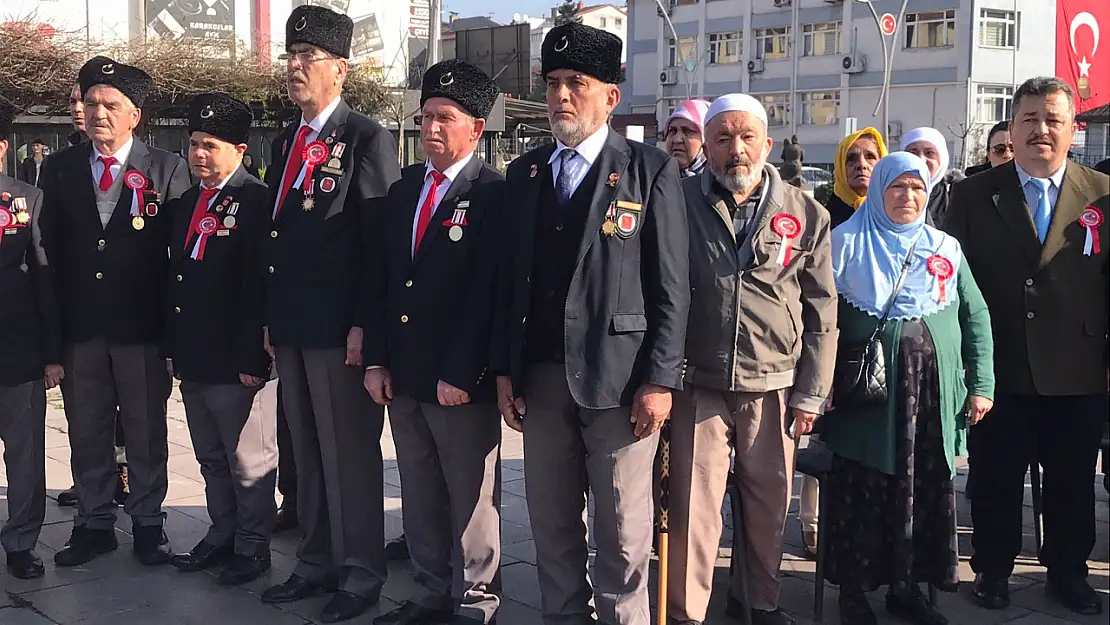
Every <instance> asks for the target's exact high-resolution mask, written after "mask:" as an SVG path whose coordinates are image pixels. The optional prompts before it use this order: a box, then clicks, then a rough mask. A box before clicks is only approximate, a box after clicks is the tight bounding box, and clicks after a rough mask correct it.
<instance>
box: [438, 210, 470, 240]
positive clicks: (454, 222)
mask: <svg viewBox="0 0 1110 625" xmlns="http://www.w3.org/2000/svg"><path fill="white" fill-rule="evenodd" d="M459 204H462V202H459ZM466 205H467V206H469V205H470V203H469V202H467V204H466ZM443 225H444V226H450V229H449V230H447V238H449V239H451V240H452V241H456V242H458V241H461V240H462V238H463V226H466V225H467V223H466V209H465V208H456V209H455V212H454V213H452V214H451V219H448V220H446V221H444V222H443Z"/></svg>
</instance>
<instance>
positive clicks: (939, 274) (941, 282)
mask: <svg viewBox="0 0 1110 625" xmlns="http://www.w3.org/2000/svg"><path fill="white" fill-rule="evenodd" d="M925 268H926V269H928V270H929V273H930V274H932V275H933V277H934V278H936V279H937V302H939V303H941V304H943V303H944V302H947V301H948V292H947V289H946V286H945V283H946V282H947V281H948V279H949V278H951V277H952V276H953V275H954V274H955V272H956V270H955V268H954V267H953V266H952V261H950V260H948V259H947V258H945V257H943V256H941V255H940V254H933V255H932V256H930V257H929V258H928V260H926V261H925Z"/></svg>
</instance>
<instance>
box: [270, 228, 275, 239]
mask: <svg viewBox="0 0 1110 625" xmlns="http://www.w3.org/2000/svg"><path fill="white" fill-rule="evenodd" d="M270 238H271V239H276V238H277V230H271V231H270Z"/></svg>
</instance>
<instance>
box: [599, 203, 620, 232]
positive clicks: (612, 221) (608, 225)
mask: <svg viewBox="0 0 1110 625" xmlns="http://www.w3.org/2000/svg"><path fill="white" fill-rule="evenodd" d="M616 233H617V203H616V202H609V210H607V211H605V221H603V222H601V234H604V235H605V236H607V237H611V236H613V235H614V234H616Z"/></svg>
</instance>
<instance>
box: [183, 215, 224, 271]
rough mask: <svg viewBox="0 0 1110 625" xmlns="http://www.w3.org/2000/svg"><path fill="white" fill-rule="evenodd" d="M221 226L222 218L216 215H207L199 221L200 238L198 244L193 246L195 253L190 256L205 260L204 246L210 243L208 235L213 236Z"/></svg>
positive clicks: (198, 232) (198, 231)
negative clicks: (217, 217)
mask: <svg viewBox="0 0 1110 625" xmlns="http://www.w3.org/2000/svg"><path fill="white" fill-rule="evenodd" d="M219 227H220V220H219V219H216V216H215V215H205V216H204V217H202V218H201V220H200V221H198V222H197V230H196V232H197V234H198V235H200V238H198V239H197V244H196V245H194V246H193V253H192V254H190V255H189V258H192V259H193V260H204V248H205V247H206V246H207V244H208V237H209V236H211V235H212V234H214V233H215V232H216V230H218V229H219Z"/></svg>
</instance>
